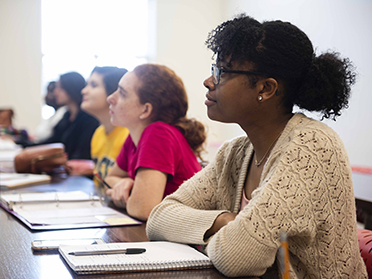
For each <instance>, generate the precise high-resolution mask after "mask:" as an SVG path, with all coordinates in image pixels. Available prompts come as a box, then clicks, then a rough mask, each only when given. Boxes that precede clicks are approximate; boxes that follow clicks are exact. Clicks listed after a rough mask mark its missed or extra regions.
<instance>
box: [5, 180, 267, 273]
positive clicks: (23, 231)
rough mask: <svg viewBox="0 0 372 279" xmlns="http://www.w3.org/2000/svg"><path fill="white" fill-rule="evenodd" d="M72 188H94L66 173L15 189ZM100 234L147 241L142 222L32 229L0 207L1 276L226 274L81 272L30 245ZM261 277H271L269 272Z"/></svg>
mask: <svg viewBox="0 0 372 279" xmlns="http://www.w3.org/2000/svg"><path fill="white" fill-rule="evenodd" d="M56 189H58V191H75V190H82V191H86V192H87V193H90V192H92V190H93V189H94V186H93V183H92V181H91V180H89V179H87V178H84V177H69V178H68V179H67V180H64V181H61V182H59V183H52V184H46V185H38V186H32V187H31V188H22V189H20V190H18V191H30V190H32V191H48V190H49V191H51V190H56ZM91 237H100V238H102V239H103V240H104V241H105V242H107V243H110V242H141V241H148V238H147V236H146V231H145V224H141V225H136V226H126V227H110V228H94V229H74V230H57V231H44V232H32V231H31V230H29V229H28V228H27V227H26V226H25V225H23V223H21V222H20V221H18V220H17V219H16V218H15V217H13V216H12V215H11V214H8V213H7V212H6V211H5V210H3V209H2V208H0V255H1V258H0V278H17V279H23V278H24V279H33V278H35V279H40V278H55V279H58V278H83V279H88V278H149V279H150V278H156V279H157V278H211V279H219V278H227V277H225V276H223V275H222V274H221V273H219V272H218V271H217V270H216V269H214V268H212V269H201V270H183V271H164V272H145V273H120V274H99V275H84V276H81V275H80V276H79V275H77V274H75V273H74V272H73V271H72V270H71V269H70V268H69V267H68V266H67V264H66V263H65V262H64V261H63V260H62V258H61V257H60V256H59V254H58V252H53V253H51V252H49V253H46V252H44V253H37V252H33V251H32V249H31V241H33V240H35V239H60V238H63V239H65V238H91ZM264 278H273V277H272V276H271V275H270V274H268V275H267V277H266V276H265V277H264Z"/></svg>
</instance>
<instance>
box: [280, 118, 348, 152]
mask: <svg viewBox="0 0 372 279" xmlns="http://www.w3.org/2000/svg"><path fill="white" fill-rule="evenodd" d="M283 133H284V134H286V136H287V137H288V140H289V141H290V142H291V141H293V143H294V144H296V145H298V146H307V147H308V148H311V149H313V150H314V151H315V150H316V149H319V148H321V147H328V148H331V147H332V146H333V147H342V148H343V143H342V141H341V139H340V137H339V136H338V134H337V133H336V132H335V131H334V130H333V129H332V128H330V127H329V126H327V125H326V124H324V123H322V122H320V121H318V120H315V119H312V118H309V117H307V116H305V115H303V114H301V113H297V114H295V115H294V116H293V117H292V119H291V120H290V121H289V122H288V124H287V127H286V128H285V131H283Z"/></svg>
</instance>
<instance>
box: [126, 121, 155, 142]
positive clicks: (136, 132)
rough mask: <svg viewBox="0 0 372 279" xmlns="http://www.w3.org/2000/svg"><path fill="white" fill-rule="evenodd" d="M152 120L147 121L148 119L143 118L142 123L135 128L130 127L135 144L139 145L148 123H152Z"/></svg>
mask: <svg viewBox="0 0 372 279" xmlns="http://www.w3.org/2000/svg"><path fill="white" fill-rule="evenodd" d="M151 123H152V122H147V121H146V120H143V121H142V122H141V123H139V124H138V125H137V126H136V127H134V128H128V129H129V133H130V136H131V138H132V141H133V143H134V145H135V146H136V147H137V146H138V143H139V141H140V139H141V136H142V133H143V131H144V130H145V129H146V127H147V126H148V125H150V124H151Z"/></svg>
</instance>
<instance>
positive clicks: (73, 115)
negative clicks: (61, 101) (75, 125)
mask: <svg viewBox="0 0 372 279" xmlns="http://www.w3.org/2000/svg"><path fill="white" fill-rule="evenodd" d="M67 107H68V110H69V112H70V121H71V122H72V121H74V120H75V119H76V117H77V115H78V112H79V107H78V105H76V104H75V103H72V102H71V103H70V104H68V105H67Z"/></svg>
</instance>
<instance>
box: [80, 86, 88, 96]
mask: <svg viewBox="0 0 372 279" xmlns="http://www.w3.org/2000/svg"><path fill="white" fill-rule="evenodd" d="M86 92H87V86H85V87H84V88H83V90H81V94H83V95H84V94H85V93H86Z"/></svg>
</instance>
